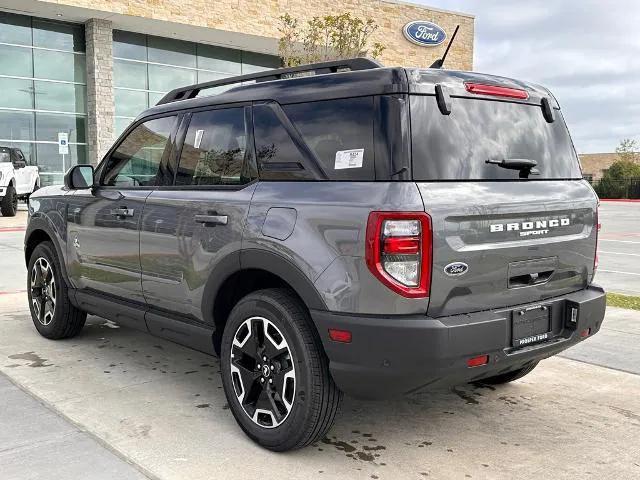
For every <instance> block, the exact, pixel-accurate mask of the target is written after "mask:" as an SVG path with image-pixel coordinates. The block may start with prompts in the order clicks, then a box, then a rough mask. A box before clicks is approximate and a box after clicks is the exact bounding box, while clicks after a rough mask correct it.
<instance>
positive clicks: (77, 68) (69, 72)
mask: <svg viewBox="0 0 640 480" xmlns="http://www.w3.org/2000/svg"><path fill="white" fill-rule="evenodd" d="M85 61H86V60H85V56H84V55H77V54H75V53H66V52H53V51H50V50H34V51H33V67H34V77H36V78H46V79H50V80H64V81H67V82H79V83H86V66H85Z"/></svg>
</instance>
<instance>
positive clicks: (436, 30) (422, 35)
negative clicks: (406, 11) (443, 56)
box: [402, 20, 447, 47]
mask: <svg viewBox="0 0 640 480" xmlns="http://www.w3.org/2000/svg"><path fill="white" fill-rule="evenodd" d="M402 30H403V32H404V36H405V37H406V38H407V40H409V41H410V42H413V43H415V44H416V45H422V46H423V47H434V46H436V45H440V44H441V43H442V42H444V39H445V38H447V34H446V33H444V30H443V29H442V27H440V26H439V25H436V24H435V23H432V22H427V21H425V20H416V21H414V22H409V23H407V24H406V25H405V26H404V28H403V29H402Z"/></svg>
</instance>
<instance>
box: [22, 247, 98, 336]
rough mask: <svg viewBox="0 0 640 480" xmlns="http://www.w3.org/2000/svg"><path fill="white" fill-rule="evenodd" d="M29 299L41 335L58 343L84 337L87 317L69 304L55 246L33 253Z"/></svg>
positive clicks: (30, 265) (28, 278)
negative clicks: (83, 331) (82, 333)
mask: <svg viewBox="0 0 640 480" xmlns="http://www.w3.org/2000/svg"><path fill="white" fill-rule="evenodd" d="M27 295H28V297H29V309H30V310H31V318H32V320H33V324H34V325H35V327H36V329H37V330H38V332H39V333H40V335H42V336H43V337H46V338H50V339H52V340H58V339H61V338H70V337H74V336H76V335H77V334H78V333H80V330H82V327H83V326H84V323H85V320H86V319H87V314H86V313H85V312H83V311H81V310H78V309H77V308H76V307H74V306H73V305H72V304H71V302H70V301H69V292H68V289H67V285H66V284H65V282H64V279H63V278H62V272H61V270H60V259H59V258H58V255H57V254H56V250H55V247H54V246H53V244H52V243H51V242H42V243H40V244H39V245H38V246H37V247H36V248H34V249H33V253H32V254H31V258H30V259H29V270H28V271H27Z"/></svg>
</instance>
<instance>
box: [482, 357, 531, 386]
mask: <svg viewBox="0 0 640 480" xmlns="http://www.w3.org/2000/svg"><path fill="white" fill-rule="evenodd" d="M537 365H538V362H533V363H530V364H528V365H525V366H524V367H522V368H519V369H518V370H513V371H511V372H507V373H502V374H500V375H496V376H495V377H488V378H484V379H482V380H480V382H478V383H485V384H488V385H501V384H503V383H509V382H513V381H515V380H518V379H520V378H522V377H524V376H525V375H528V374H529V373H531V371H532V370H533V369H534V368H536V366H537Z"/></svg>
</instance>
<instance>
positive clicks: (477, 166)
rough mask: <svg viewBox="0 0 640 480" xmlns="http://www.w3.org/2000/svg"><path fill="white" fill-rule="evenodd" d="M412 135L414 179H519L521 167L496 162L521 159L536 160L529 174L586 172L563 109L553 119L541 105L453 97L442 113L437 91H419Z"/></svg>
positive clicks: (540, 177)
mask: <svg viewBox="0 0 640 480" xmlns="http://www.w3.org/2000/svg"><path fill="white" fill-rule="evenodd" d="M411 135H412V157H413V176H414V179H415V180H419V181H420V180H422V181H427V180H518V179H519V176H520V171H519V170H517V169H507V168H504V167H502V166H499V165H497V163H500V162H501V161H503V160H510V161H514V160H516V159H526V160H534V161H535V162H536V163H537V167H536V168H537V170H538V171H539V174H537V175H533V174H531V175H529V179H530V180H548V179H566V178H572V179H579V178H582V174H581V172H580V167H579V164H578V158H577V155H576V152H575V150H574V148H573V144H572V142H571V138H570V137H569V132H568V131H567V127H566V125H565V123H564V120H563V118H562V115H561V114H560V112H559V111H556V119H555V121H554V122H553V123H548V122H547V121H546V120H545V119H544V116H543V113H542V108H541V107H540V106H536V105H527V104H522V103H514V102H504V101H490V100H480V99H472V98H452V99H451V114H450V115H442V114H441V113H440V110H439V109H438V105H437V103H436V98H435V97H433V96H417V95H415V96H412V97H411ZM487 160H489V161H490V162H492V163H487Z"/></svg>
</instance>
